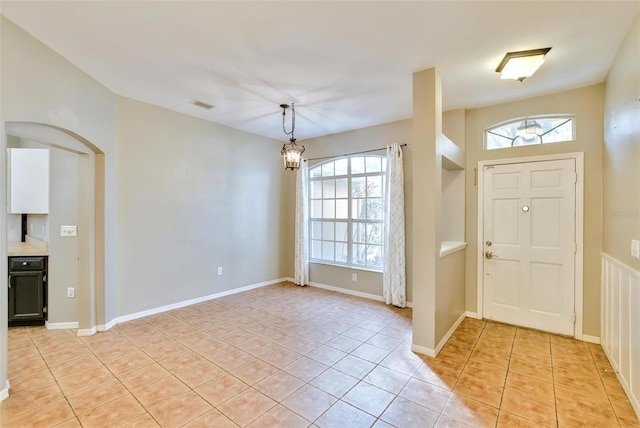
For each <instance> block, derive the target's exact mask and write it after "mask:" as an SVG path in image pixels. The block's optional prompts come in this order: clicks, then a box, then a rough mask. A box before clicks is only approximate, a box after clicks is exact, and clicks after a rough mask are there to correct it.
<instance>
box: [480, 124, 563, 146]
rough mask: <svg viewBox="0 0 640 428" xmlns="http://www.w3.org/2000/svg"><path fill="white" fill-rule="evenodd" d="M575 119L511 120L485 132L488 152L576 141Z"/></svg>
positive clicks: (485, 143)
mask: <svg viewBox="0 0 640 428" xmlns="http://www.w3.org/2000/svg"><path fill="white" fill-rule="evenodd" d="M574 121H575V117H574V116H570V115H559V116H534V117H527V118H520V119H510V120H508V121H506V122H501V123H498V124H497V125H494V126H492V127H490V128H487V129H486V130H485V132H484V148H485V149H486V150H494V149H504V148H510V147H519V146H529V145H536V144H550V143H560V142H564V141H574V140H575V129H574Z"/></svg>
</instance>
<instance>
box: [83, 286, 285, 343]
mask: <svg viewBox="0 0 640 428" xmlns="http://www.w3.org/2000/svg"><path fill="white" fill-rule="evenodd" d="M288 280H290V279H289V278H278V279H272V280H270V281H264V282H258V283H256V284H251V285H247V286H245V287H240V288H234V289H231V290H226V291H221V292H220V293H214V294H209V295H208V296H203V297H197V298H195V299H190V300H183V301H182V302H178V303H172V304H170V305H165V306H159V307H157V308H151V309H147V310H144V311H140V312H135V313H133V314H128V315H121V316H119V317H116V318H114V319H112V320H111V321H109V322H108V323H106V324H104V325H98V326H94V327H92V328H90V329H83V330H78V336H91V335H93V334H95V333H96V332H97V331H107V330H109V329H110V328H112V327H114V326H115V325H116V324H119V323H121V322H126V321H132V320H135V319H138V318H143V317H148V316H149V315H155V314H159V313H162V312H167V311H172V310H174V309H180V308H184V307H185V306H191V305H195V304H198V303H202V302H206V301H209V300H214V299H219V298H221V297H225V296H230V295H232V294H237V293H242V292H243V291H249V290H254V289H256V288H260V287H266V286H267V285H273V284H278V283H280V282H283V281H288Z"/></svg>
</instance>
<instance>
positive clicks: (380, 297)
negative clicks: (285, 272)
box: [287, 278, 413, 308]
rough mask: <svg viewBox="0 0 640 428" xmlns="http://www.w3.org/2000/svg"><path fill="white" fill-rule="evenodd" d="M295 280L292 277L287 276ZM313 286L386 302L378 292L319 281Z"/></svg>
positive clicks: (312, 283) (410, 303) (409, 304)
mask: <svg viewBox="0 0 640 428" xmlns="http://www.w3.org/2000/svg"><path fill="white" fill-rule="evenodd" d="M287 280H290V281H291V282H293V280H292V279H290V278H287ZM309 285H310V286H311V287H316V288H322V289H323V290H329V291H335V292H337V293H342V294H348V295H350V296H356V297H362V298H364V299H370V300H375V301H376V302H384V297H382V296H378V295H377V294H370V293H363V292H362V291H355V290H349V289H348V288H342V287H336V286H333V285H327V284H322V283H319V282H310V283H309ZM407 308H413V302H407Z"/></svg>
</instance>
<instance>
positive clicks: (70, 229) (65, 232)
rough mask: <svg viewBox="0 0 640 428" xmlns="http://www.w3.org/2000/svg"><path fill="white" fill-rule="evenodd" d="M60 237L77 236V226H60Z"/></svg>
mask: <svg viewBox="0 0 640 428" xmlns="http://www.w3.org/2000/svg"><path fill="white" fill-rule="evenodd" d="M60 236H64V237H68V236H78V226H60Z"/></svg>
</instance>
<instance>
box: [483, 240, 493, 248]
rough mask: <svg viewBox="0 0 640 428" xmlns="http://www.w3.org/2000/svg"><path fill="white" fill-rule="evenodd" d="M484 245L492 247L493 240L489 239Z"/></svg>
mask: <svg viewBox="0 0 640 428" xmlns="http://www.w3.org/2000/svg"><path fill="white" fill-rule="evenodd" d="M484 245H486V246H487V247H490V246H491V245H492V242H491V241H487V242H485V243H484Z"/></svg>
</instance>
